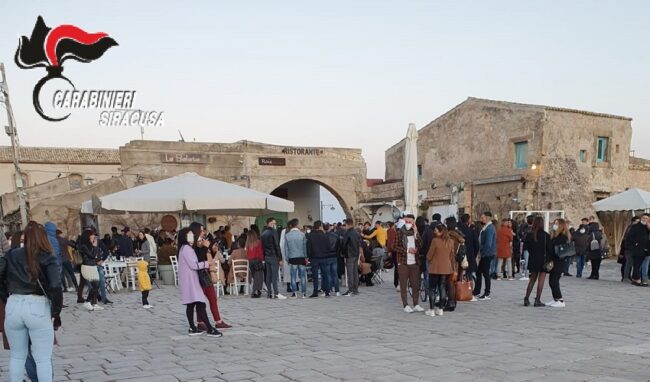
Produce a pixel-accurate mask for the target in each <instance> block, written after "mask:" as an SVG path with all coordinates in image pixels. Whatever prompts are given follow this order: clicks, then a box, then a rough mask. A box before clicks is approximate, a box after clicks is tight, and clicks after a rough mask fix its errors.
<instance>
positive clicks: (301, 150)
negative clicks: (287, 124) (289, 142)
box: [282, 147, 323, 155]
mask: <svg viewBox="0 0 650 382" xmlns="http://www.w3.org/2000/svg"><path fill="white" fill-rule="evenodd" d="M282 154H289V155H323V149H317V148H313V147H285V148H283V149H282Z"/></svg>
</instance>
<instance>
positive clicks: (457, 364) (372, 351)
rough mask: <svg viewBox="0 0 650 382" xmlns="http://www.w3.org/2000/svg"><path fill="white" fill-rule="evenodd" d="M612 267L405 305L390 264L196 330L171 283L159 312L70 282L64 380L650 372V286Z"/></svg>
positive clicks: (633, 376)
mask: <svg viewBox="0 0 650 382" xmlns="http://www.w3.org/2000/svg"><path fill="white" fill-rule="evenodd" d="M603 268H604V269H603V272H602V274H603V276H602V277H601V280H600V281H593V280H586V279H576V278H575V277H563V278H562V280H561V283H562V290H563V293H564V296H565V299H566V302H567V307H566V308H565V309H554V308H533V307H523V305H522V299H523V293H524V288H525V282H523V281H499V282H496V281H495V282H493V292H492V297H493V298H492V300H491V301H481V302H474V303H461V304H459V306H458V309H457V310H456V312H453V313H447V314H445V315H444V316H442V317H435V318H432V317H428V316H425V315H424V314H423V313H411V314H407V313H404V312H403V311H402V309H401V303H400V300H399V293H397V292H396V291H395V289H394V288H393V286H392V282H390V281H391V280H392V277H391V275H392V272H391V273H385V274H384V278H385V279H386V281H387V282H385V283H384V284H382V285H379V286H375V287H371V288H367V287H361V289H360V292H361V294H360V295H359V296H354V297H332V298H327V299H326V298H317V299H305V300H302V299H299V300H286V301H278V300H268V299H266V298H262V299H255V300H254V299H250V298H248V297H238V298H234V297H225V298H221V299H220V308H221V312H222V314H223V315H224V316H225V318H226V320H227V322H229V323H231V324H233V325H234V327H233V328H232V329H227V330H225V335H224V337H222V338H208V337H207V336H200V337H188V336H187V335H186V330H187V326H186V321H185V314H184V307H183V306H181V305H180V303H179V301H178V295H177V291H176V288H174V287H169V286H163V287H162V289H155V290H153V291H152V293H151V296H150V298H149V300H150V302H151V304H152V305H154V309H152V310H150V311H148V310H145V309H142V307H141V306H140V303H139V293H138V292H130V293H128V292H121V293H118V294H114V295H112V296H111V298H112V299H113V300H114V301H115V305H114V306H113V307H110V308H107V309H106V310H105V311H102V312H87V311H85V310H84V309H83V307H82V306H81V305H78V304H76V301H75V299H74V297H73V294H71V293H66V294H65V301H66V303H67V304H68V305H69V307H68V308H66V309H64V313H63V314H62V319H63V324H64V326H63V328H62V331H61V332H60V333H58V339H59V343H60V345H59V346H57V347H56V348H55V360H54V363H55V369H56V376H55V377H56V378H55V380H57V381H68V380H71V381H92V382H102V381H130V382H135V381H160V382H164V381H240V380H245V381H248V380H250V381H265V382H271V381H336V380H350V381H361V380H365V381H400V382H402V381H415V380H428V381H433V380H444V381H473V380H479V381H554V382H555V381H603V382H604V381H647V380H649V379H650V342H648V337H649V335H650V325H648V312H649V311H648V301H649V297H650V290H649V289H646V288H639V287H633V286H630V285H629V284H624V283H621V282H620V281H619V273H618V272H619V271H618V269H619V268H618V265H617V264H615V262H614V261H607V262H605V263H604V264H603ZM588 271H589V269H587V272H588ZM310 288H311V286H310ZM544 296H545V298H543V300H545V301H546V300H549V299H550V296H551V294H550V290H549V289H548V286H547V287H546V289H545V291H544ZM8 357H9V352H8V351H3V352H2V356H1V357H0V370H1V371H0V379H1V380H6V378H7V364H8Z"/></svg>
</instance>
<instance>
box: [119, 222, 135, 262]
mask: <svg viewBox="0 0 650 382" xmlns="http://www.w3.org/2000/svg"><path fill="white" fill-rule="evenodd" d="M131 235H132V233H131V229H130V228H129V227H124V229H122V235H117V236H115V243H116V244H117V256H118V257H119V258H122V259H123V258H125V257H132V256H133V240H132V239H131Z"/></svg>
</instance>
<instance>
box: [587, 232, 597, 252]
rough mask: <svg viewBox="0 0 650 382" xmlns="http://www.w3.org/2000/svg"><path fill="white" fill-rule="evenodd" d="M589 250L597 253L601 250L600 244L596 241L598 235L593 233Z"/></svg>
mask: <svg viewBox="0 0 650 382" xmlns="http://www.w3.org/2000/svg"><path fill="white" fill-rule="evenodd" d="M589 249H590V250H592V251H597V250H599V249H600V242H599V241H598V240H596V234H595V233H594V232H592V233H591V243H589Z"/></svg>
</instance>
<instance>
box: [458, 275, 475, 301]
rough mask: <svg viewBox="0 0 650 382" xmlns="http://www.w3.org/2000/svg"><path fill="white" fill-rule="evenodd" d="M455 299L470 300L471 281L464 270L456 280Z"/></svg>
mask: <svg viewBox="0 0 650 382" xmlns="http://www.w3.org/2000/svg"><path fill="white" fill-rule="evenodd" d="M455 288H456V301H472V292H473V290H472V283H471V282H470V281H469V279H468V278H467V275H466V274H465V272H463V276H462V277H461V278H460V280H459V281H457V282H456V286H455Z"/></svg>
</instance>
